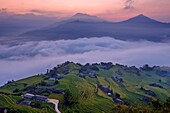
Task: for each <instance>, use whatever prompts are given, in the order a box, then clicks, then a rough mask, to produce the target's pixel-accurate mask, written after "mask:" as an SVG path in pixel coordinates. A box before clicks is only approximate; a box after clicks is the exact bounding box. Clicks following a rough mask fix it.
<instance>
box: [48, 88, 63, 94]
mask: <svg viewBox="0 0 170 113" xmlns="http://www.w3.org/2000/svg"><path fill="white" fill-rule="evenodd" d="M45 90H46V91H47V92H49V93H57V94H65V92H64V91H63V90H61V89H54V88H46V89H45Z"/></svg>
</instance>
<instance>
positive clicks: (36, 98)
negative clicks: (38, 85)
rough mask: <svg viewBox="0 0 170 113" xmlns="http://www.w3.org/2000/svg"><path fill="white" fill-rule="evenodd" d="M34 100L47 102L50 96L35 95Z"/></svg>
mask: <svg viewBox="0 0 170 113" xmlns="http://www.w3.org/2000/svg"><path fill="white" fill-rule="evenodd" d="M34 100H37V101H41V102H47V101H48V98H47V97H45V96H40V95H35V96H34Z"/></svg>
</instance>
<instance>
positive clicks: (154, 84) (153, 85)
mask: <svg viewBox="0 0 170 113" xmlns="http://www.w3.org/2000/svg"><path fill="white" fill-rule="evenodd" d="M149 85H150V86H152V87H158V88H163V86H161V85H159V84H156V83H152V84H149Z"/></svg>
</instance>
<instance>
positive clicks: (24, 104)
mask: <svg viewBox="0 0 170 113" xmlns="http://www.w3.org/2000/svg"><path fill="white" fill-rule="evenodd" d="M19 105H23V106H31V101H25V100H24V101H21V102H20V103H19Z"/></svg>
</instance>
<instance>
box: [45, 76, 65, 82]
mask: <svg viewBox="0 0 170 113" xmlns="http://www.w3.org/2000/svg"><path fill="white" fill-rule="evenodd" d="M62 78H63V76H55V77H50V78H49V79H48V80H52V81H56V80H60V79H62Z"/></svg>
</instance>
